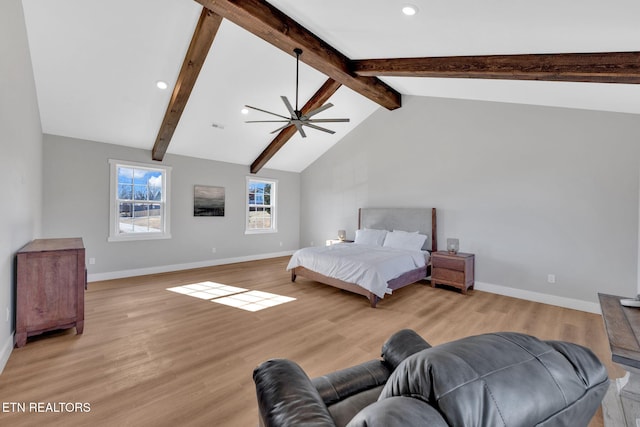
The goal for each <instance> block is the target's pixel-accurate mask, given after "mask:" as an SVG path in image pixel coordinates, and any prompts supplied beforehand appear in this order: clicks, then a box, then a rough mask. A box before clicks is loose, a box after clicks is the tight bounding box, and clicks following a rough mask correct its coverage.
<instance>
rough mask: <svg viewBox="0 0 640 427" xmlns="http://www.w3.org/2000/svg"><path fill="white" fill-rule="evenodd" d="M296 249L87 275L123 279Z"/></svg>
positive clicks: (96, 278)
mask: <svg viewBox="0 0 640 427" xmlns="http://www.w3.org/2000/svg"><path fill="white" fill-rule="evenodd" d="M294 252H295V251H284V252H273V253H269V254H258V255H248V256H241V257H235V258H221V259H212V260H206V261H198V262H189V263H186V264H172V265H159V266H155V267H146V268H136V269H132V270H121V271H110V272H107V273H93V274H89V275H87V282H98V281H100V280H112V279H122V278H124V277H134V276H144V275H147V274H157V273H168V272H171V271H179V270H191V269H193V268H203V267H213V266H215V265H224V264H233V263H236V262H246V261H256V260H259V259H268V258H277V257H281V256H287V255H293V253H294Z"/></svg>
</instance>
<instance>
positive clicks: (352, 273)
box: [287, 243, 429, 298]
mask: <svg viewBox="0 0 640 427" xmlns="http://www.w3.org/2000/svg"><path fill="white" fill-rule="evenodd" d="M428 257H429V255H428V252H421V251H407V250H402V249H393V248H386V247H381V246H369V245H359V244H356V243H340V244H335V245H331V246H323V247H316V246H314V247H309V248H304V249H300V250H298V251H296V252H295V253H294V254H293V256H292V257H291V260H290V261H289V265H287V270H291V269H292V268H295V267H300V266H302V267H305V268H307V269H309V270H313V271H315V272H317V273H320V274H323V275H325V276H329V277H333V278H334V279H340V280H342V281H345V282H349V283H355V284H357V285H360V286H362V287H363V288H365V289H367V290H368V291H370V292H372V293H374V294H375V295H377V296H378V297H379V298H383V297H384V295H385V294H387V293H388V294H390V293H391V289H389V288H388V287H387V282H388V281H389V280H391V279H395V278H396V277H398V276H400V275H402V274H403V273H406V272H407V271H411V270H415V269H416V268H420V267H423V266H424V265H425V264H426V262H427V260H428Z"/></svg>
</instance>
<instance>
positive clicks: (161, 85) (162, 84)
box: [156, 80, 169, 90]
mask: <svg viewBox="0 0 640 427" xmlns="http://www.w3.org/2000/svg"><path fill="white" fill-rule="evenodd" d="M156 86H157V87H158V89H162V90H165V89H166V88H168V87H169V85H168V84H167V82H163V81H162V80H158V81H157V82H156Z"/></svg>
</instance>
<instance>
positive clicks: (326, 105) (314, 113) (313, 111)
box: [304, 103, 333, 118]
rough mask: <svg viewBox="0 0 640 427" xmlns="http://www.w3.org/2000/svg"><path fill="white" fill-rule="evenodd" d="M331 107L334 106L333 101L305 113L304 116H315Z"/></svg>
mask: <svg viewBox="0 0 640 427" xmlns="http://www.w3.org/2000/svg"><path fill="white" fill-rule="evenodd" d="M331 107H333V104H332V103H328V104H324V105H323V106H322V107H318V108H316V109H315V110H311V111H309V112H308V113H307V114H305V115H304V117H306V118H309V117H312V116H315V115H316V114H318V113H321V112H323V111H324V110H326V109H327V108H331Z"/></svg>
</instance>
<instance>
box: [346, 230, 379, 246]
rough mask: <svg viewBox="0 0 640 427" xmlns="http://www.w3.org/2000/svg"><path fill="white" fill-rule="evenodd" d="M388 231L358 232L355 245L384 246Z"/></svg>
mask: <svg viewBox="0 0 640 427" xmlns="http://www.w3.org/2000/svg"><path fill="white" fill-rule="evenodd" d="M386 235H387V230H374V229H371V228H368V229H366V230H356V238H355V240H354V243H358V244H361V245H374V246H382V243H383V242H384V237H385V236H386Z"/></svg>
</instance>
